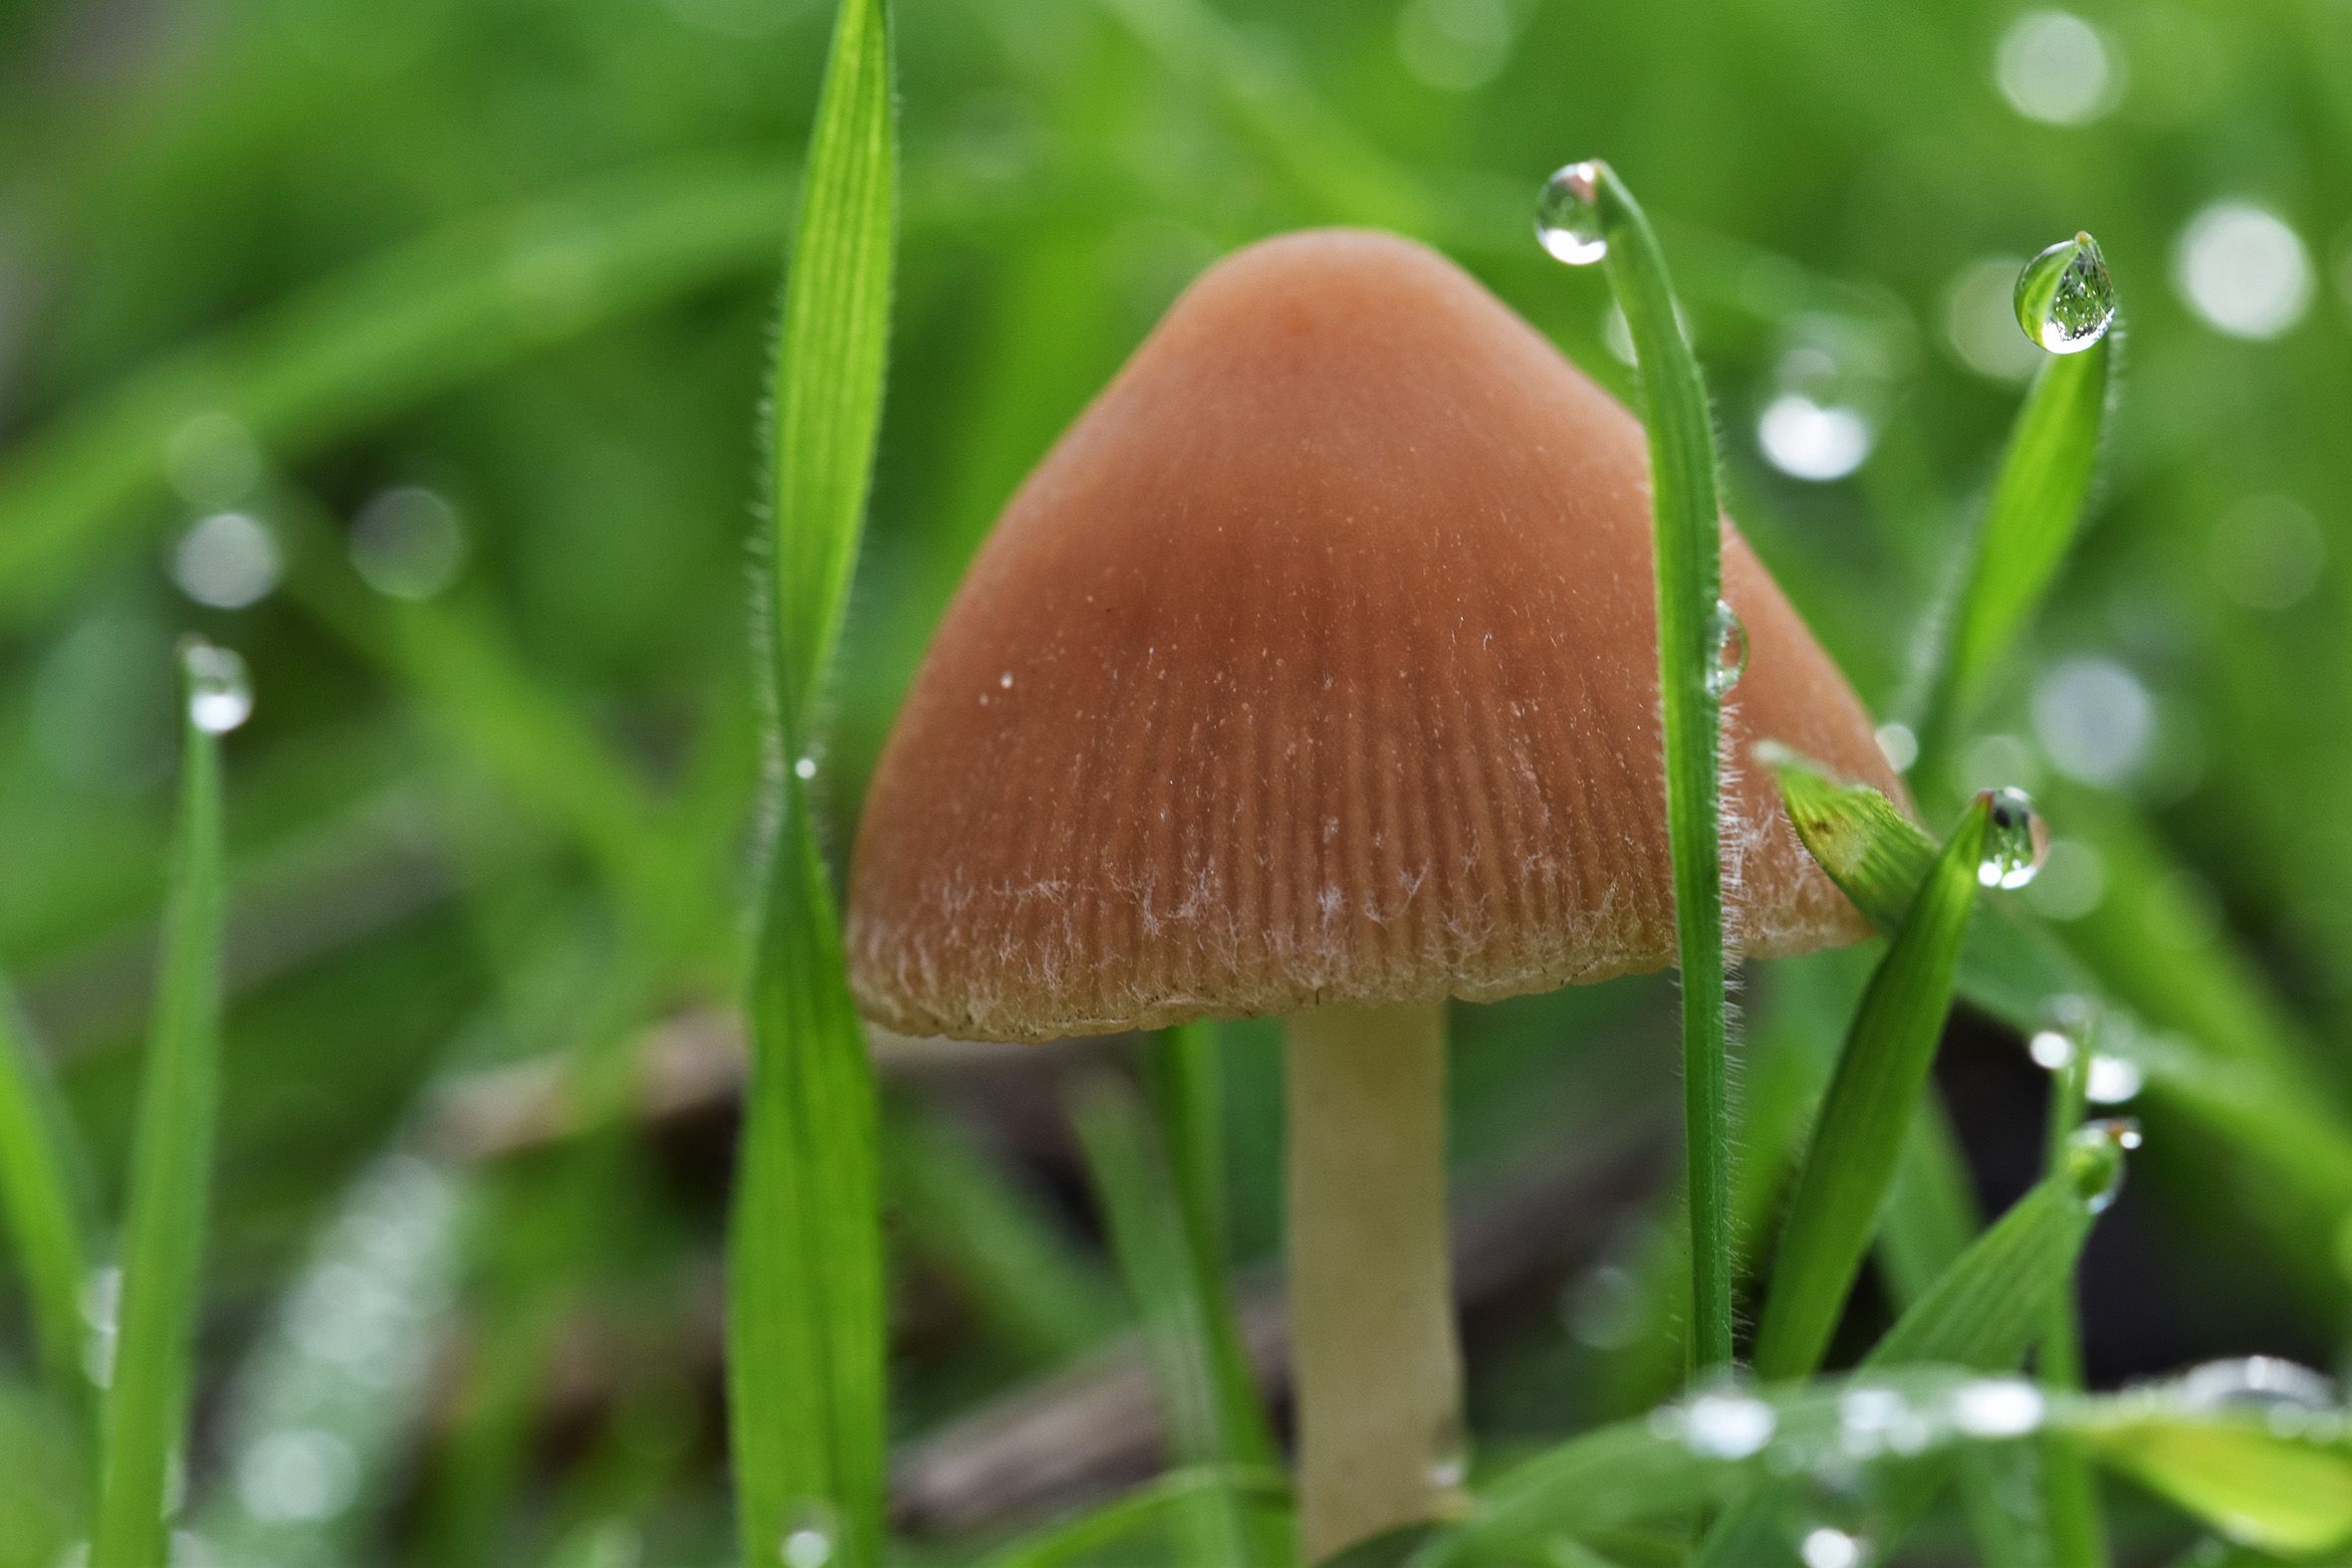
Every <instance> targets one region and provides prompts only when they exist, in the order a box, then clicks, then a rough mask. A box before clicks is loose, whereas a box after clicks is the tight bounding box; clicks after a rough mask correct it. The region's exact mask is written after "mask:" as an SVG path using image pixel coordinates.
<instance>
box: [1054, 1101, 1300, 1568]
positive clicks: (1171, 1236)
mask: <svg viewBox="0 0 2352 1568" xmlns="http://www.w3.org/2000/svg"><path fill="white" fill-rule="evenodd" d="M1072 1115H1073V1119H1074V1120H1075V1121H1076V1124H1077V1129H1078V1142H1079V1144H1080V1146H1081V1147H1082V1148H1083V1149H1084V1150H1085V1155H1086V1168H1087V1172H1088V1174H1089V1176H1090V1177H1091V1178H1092V1180H1093V1184H1094V1191H1095V1197H1096V1199H1097V1201H1098V1202H1099V1203H1100V1204H1101V1206H1102V1212H1103V1215H1104V1217H1105V1219H1106V1220H1107V1222H1108V1229H1109V1232H1110V1239H1111V1250H1112V1252H1113V1253H1114V1254H1115V1255H1116V1256H1117V1258H1118V1263H1119V1271H1120V1273H1121V1274H1122V1275H1124V1276H1125V1278H1126V1282H1127V1289H1128V1292H1129V1293H1130V1294H1131V1295H1132V1296H1133V1297H1134V1300H1135V1307H1136V1311H1137V1313H1138V1314H1139V1315H1140V1317H1141V1318H1142V1323H1143V1342H1144V1347H1145V1349H1146V1351H1147V1352H1148V1353H1149V1355H1150V1358H1151V1361H1152V1363H1153V1376H1154V1380H1155V1381H1156V1382H1157V1384H1158V1385H1159V1389H1160V1398H1161V1401H1162V1403H1163V1404H1164V1405H1165V1406H1166V1407H1167V1410H1168V1418H1169V1422H1168V1424H1169V1427H1170V1428H1171V1430H1172V1432H1173V1436H1174V1445H1175V1449H1176V1452H1177V1454H1178V1456H1180V1457H1181V1458H1182V1459H1184V1460H1186V1461H1188V1462H1192V1463H1208V1464H1221V1463H1229V1462H1232V1461H1234V1460H1236V1459H1238V1458H1240V1457H1241V1456H1240V1455H1239V1454H1237V1453H1236V1452H1234V1451H1235V1450H1236V1449H1238V1448H1253V1449H1257V1448H1260V1446H1261V1445H1263V1451H1262V1452H1264V1453H1271V1451H1272V1448H1273V1442H1272V1439H1271V1437H1270V1436H1269V1435H1268V1434H1267V1433H1266V1431H1265V1429H1264V1425H1263V1421H1262V1420H1261V1419H1257V1413H1256V1394H1255V1391H1254V1390H1250V1391H1246V1392H1245V1393H1244V1395H1243V1396H1242V1397H1244V1398H1246V1399H1247V1400H1248V1401H1249V1404H1248V1406H1247V1407H1245V1410H1244V1411H1243V1412H1240V1413H1237V1412H1235V1411H1234V1410H1233V1409H1232V1408H1231V1401H1232V1399H1233V1397H1234V1396H1233V1394H1232V1391H1230V1390H1229V1389H1226V1388H1224V1387H1222V1386H1221V1383H1222V1380H1221V1377H1220V1374H1221V1373H1223V1372H1226V1371H1227V1369H1226V1368H1224V1367H1222V1366H1221V1365H1220V1358H1219V1350H1220V1346H1219V1343H1218V1336H1217V1334H1216V1331H1215V1328H1214V1323H1215V1320H1216V1319H1217V1318H1218V1317H1219V1316H1221V1315H1222V1312H1221V1308H1222V1307H1223V1305H1224V1303H1222V1302H1219V1301H1213V1300H1210V1299H1208V1298H1206V1297H1205V1296H1204V1295H1203V1293H1202V1291H1201V1288H1200V1287H1201V1285H1202V1283H1203V1280H1202V1274H1201V1271H1200V1270H1199V1269H1198V1268H1197V1266H1196V1262H1195V1259H1194V1257H1193V1240H1194V1238H1193V1236H1192V1235H1191V1234H1190V1233H1189V1230H1190V1222H1189V1221H1188V1217H1187V1216H1186V1214H1185V1213H1184V1207H1183V1205H1182V1203H1181V1202H1180V1201H1179V1199H1178V1198H1177V1196H1176V1194H1175V1191H1174V1188H1173V1184H1172V1182H1171V1181H1170V1179H1169V1178H1170V1170H1169V1162H1168V1155H1169V1151H1167V1150H1165V1149H1163V1148H1161V1147H1159V1146H1158V1142H1157V1140H1156V1139H1155V1138H1154V1136H1153V1132H1152V1129H1151V1126H1150V1124H1149V1123H1148V1122H1147V1121H1146V1119H1145V1116H1144V1113H1143V1109H1142V1107H1141V1106H1139V1105H1138V1104H1137V1103H1136V1101H1135V1097H1134V1095H1133V1094H1132V1093H1131V1092H1130V1091H1129V1090H1128V1089H1127V1088H1126V1086H1125V1085H1124V1084H1123V1083H1120V1082H1118V1081H1117V1080H1114V1079H1110V1078H1107V1077H1104V1078H1100V1079H1097V1080H1095V1081H1092V1082H1090V1083H1087V1084H1085V1085H1083V1086H1081V1088H1080V1089H1079V1091H1078V1093H1077V1095H1076V1096H1075V1099H1074V1102H1073V1105H1072ZM1236 1348H1237V1349H1238V1344H1237V1347H1236ZM1240 1375H1241V1376H1244V1377H1246V1376H1247V1371H1246V1368H1245V1369H1242V1370H1241V1372H1240ZM1237 1414H1238V1417H1239V1419H1238V1420H1237ZM1237 1429H1238V1430H1237ZM1253 1462H1255V1461H1253ZM1177 1522H1178V1524H1179V1526H1180V1528H1179V1532H1178V1533H1179V1537H1180V1539H1181V1540H1182V1541H1183V1542H1184V1545H1185V1550H1184V1552H1183V1554H1182V1557H1183V1560H1184V1561H1185V1562H1188V1563H1193V1564H1197V1565H1200V1568H1227V1565H1241V1564H1247V1563H1254V1562H1273V1561H1279V1560H1281V1559H1280V1554H1281V1551H1282V1548H1281V1546H1280V1544H1279V1543H1274V1542H1267V1541H1264V1540H1261V1539H1256V1538H1254V1537H1253V1535H1252V1533H1251V1520H1250V1519H1249V1518H1248V1517H1247V1516H1246V1513H1245V1511H1244V1510H1243V1509H1242V1508H1240V1507H1239V1506H1237V1505H1236V1504H1235V1503H1234V1501H1233V1499H1231V1498H1230V1497H1228V1496H1226V1495H1224V1494H1222V1493H1219V1492H1217V1491H1214V1490H1212V1491H1207V1492H1204V1493H1202V1494H1201V1495H1200V1496H1199V1497H1198V1498H1196V1499H1195V1501H1194V1502H1193V1504H1192V1505H1191V1506H1189V1507H1187V1508H1184V1509H1182V1510H1180V1511H1179V1512H1178V1514H1177ZM1269 1545H1272V1546H1273V1549H1274V1555H1268V1554H1267V1553H1266V1552H1265V1551H1264V1550H1263V1548H1264V1547H1266V1546H1269Z"/></svg>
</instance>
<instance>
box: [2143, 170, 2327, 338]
mask: <svg viewBox="0 0 2352 1568" xmlns="http://www.w3.org/2000/svg"><path fill="white" fill-rule="evenodd" d="M2173 286H2174V287H2175V288H2176V289H2178V290H2179V291H2180V292H2181V297H2182V298H2183V299H2185V300H2187V301H2188V302H2189V307H2190V309H2191V310H2194V311H2195V312H2196V313H2197V314H2198V315H2200V316H2202V317H2204V318H2205V320H2206V322H2207V324H2208V325H2210V326H2211V327H2213V328H2214V329H2215V330H2216V331H2217V332H2222V333H2227V334H2228V335H2230V336H2233V337H2248V338H2256V339H2259V338H2265V337H2276V336H2278V335H2279V334H2281V333H2283V332H2285V331H2286V330H2287V329H2288V328H2290V327H2292V326H2294V325H2295V324H2296V323H2297V322H2299V321H2301V320H2302V319H2303V317H2304V315H2305V314H2306V313H2308V312H2309V311H2310V309H2311V295H2312V276H2311V253H2310V252H2309V251H2308V250H2307V249H2305V248H2304V245H2303V237H2302V236H2301V235H2299V234H2297V233H2296V232H2295V231H2294V230H2293V229H2292V228H2289V227H2288V226H2287V224H2286V222H2285V220H2284V219H2282V218H2280V217H2279V216H2278V215H2277V214H2276V213H2274V212H2272V211H2270V210H2269V209H2268V208H2266V207H2258V206H2256V205H2254V204H2253V203H2252V202H2248V201H2217V202H2215V203H2214V204H2213V205H2212V206H2210V207H2207V208H2206V209H2205V210H2204V211H2202V212H2200V213H2199V214H2198V215H2197V216H2196V217H2194V218H2192V219H2190V220H2189V227H2188V228H2187V229H2186V230H2184V231H2183V232H2182V234H2181V240H2180V245H2179V247H2178V248H2177V249H2176V250H2175V251H2174V252H2173Z"/></svg>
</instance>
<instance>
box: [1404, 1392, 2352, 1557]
mask: <svg viewBox="0 0 2352 1568" xmlns="http://www.w3.org/2000/svg"><path fill="white" fill-rule="evenodd" d="M2197 1383H2198V1380H2197V1375H2195V1374H2192V1375H2191V1377H2189V1378H2187V1379H2184V1380H2182V1381H2181V1382H2179V1383H2176V1384H2168V1385H2160V1386H2157V1387H2154V1388H2150V1389H2143V1390H2136V1391H2133V1392H2131V1393H2126V1394H2119V1395H2107V1396H2093V1395H2071V1396H2070V1395H2064V1394H2039V1396H2038V1397H2036V1395H2037V1392H2038V1391H2034V1390H2032V1389H2031V1386H2030V1385H2025V1384H2021V1383H2018V1382H2015V1381H2013V1380H2007V1379H2001V1380H1996V1381H1994V1382H1992V1383H1990V1384H1989V1383H1988V1382H1987V1380H1986V1379H1984V1378H1983V1377H1982V1376H1980V1375H1978V1374H1975V1373H1969V1372H1964V1371H1961V1370H1959V1369H1955V1368H1950V1367H1901V1368H1892V1369H1885V1370H1878V1369H1874V1370H1872V1371H1870V1372H1868V1373H1865V1374H1862V1375H1859V1376H1857V1377H1855V1378H1852V1379H1831V1380H1825V1381H1821V1382H1816V1383H1810V1384H1802V1385H1792V1386H1785V1387H1781V1388H1775V1389H1768V1390H1764V1391H1762V1392H1761V1393H1758V1394H1754V1395H1749V1394H1737V1393H1734V1394H1727V1393H1723V1392H1720V1391H1717V1392H1710V1393H1707V1394H1702V1395H1699V1396H1696V1397H1695V1398H1693V1399H1692V1400H1690V1401H1688V1402H1686V1403H1684V1404H1682V1405H1680V1406H1670V1407H1667V1408H1666V1409H1663V1410H1659V1411H1655V1412H1652V1413H1650V1414H1649V1415H1647V1416H1642V1417H1636V1418H1634V1419H1632V1420H1630V1421H1624V1422H1619V1423H1616V1424H1614V1425H1611V1426H1607V1427H1603V1428H1600V1429H1598V1430H1596V1431H1593V1432H1588V1433H1585V1434H1583V1435H1582V1436H1580V1437H1577V1438H1573V1439H1570V1440H1569V1441H1568V1442H1566V1443H1563V1444H1560V1445H1558V1446H1556V1447H1554V1448H1551V1449H1549V1450H1546V1451H1545V1452H1543V1453H1541V1454H1538V1455H1536V1456H1533V1457H1531V1458H1528V1459H1525V1460H1523V1461H1522V1462H1521V1463H1519V1464H1518V1465H1516V1466H1515V1467H1513V1468H1512V1469H1510V1470H1507V1471H1505V1472H1504V1473H1503V1474H1501V1475H1499V1476H1497V1477H1496V1478H1495V1479H1494V1480H1493V1481H1491V1482H1490V1483H1488V1484H1487V1485H1486V1486H1484V1487H1482V1488H1481V1489H1480V1492H1479V1495H1478V1498H1477V1500H1476V1502H1475V1504H1474V1506H1473V1508H1472V1511H1471V1514H1470V1516H1469V1517H1468V1518H1467V1519H1465V1520H1463V1521H1462V1523H1461V1524H1460V1525H1459V1526H1458V1527H1456V1528H1455V1529H1452V1530H1450V1531H1446V1532H1444V1533H1442V1534H1441V1535H1439V1536H1438V1537H1437V1538H1435V1539H1433V1540H1431V1541H1430V1542H1429V1543H1427V1545H1425V1546H1424V1547H1423V1548H1422V1550H1421V1551H1420V1552H1419V1553H1417V1554H1416V1555H1415V1557H1414V1558H1413V1559H1412V1562H1413V1568H1439V1565H1455V1564H1469V1563H1495V1564H1504V1563H1511V1564H1518V1563H1525V1562H1529V1561H1540V1560H1542V1549H1543V1545H1544V1543H1545V1542H1547V1541H1549V1540H1552V1539H1554V1538H1557V1537H1561V1536H1573V1535H1582V1534H1589V1533H1592V1532H1597V1531H1601V1530H1606V1529H1612V1528H1616V1527H1618V1526H1622V1525H1626V1524H1631V1523H1635V1522H1638V1521H1642V1520H1649V1519H1671V1518H1674V1517H1677V1516H1679V1515H1683V1514H1686V1513H1687V1512H1688V1511H1689V1510H1691V1509H1692V1508H1695V1507H1702V1506H1706V1505H1708V1504H1710V1503H1714V1502H1719V1501H1723V1500H1725V1499H1727V1498H1729V1497H1732V1496H1736V1495H1740V1494H1742V1493H1744V1492H1746V1491H1747V1490H1749V1489H1750V1488H1752V1487H1754V1486H1755V1485H1756V1483H1757V1482H1758V1481H1759V1480H1763V1479H1767V1478H1769V1479H1792V1478H1799V1477H1807V1476H1809V1477H1813V1478H1816V1479H1820V1480H1823V1481H1827V1482H1830V1483H1832V1484H1835V1485H1838V1486H1841V1487H1850V1486H1852V1485H1853V1484H1854V1483H1855V1482H1856V1480H1857V1479H1858V1478H1860V1477H1863V1476H1872V1475H1876V1474H1878V1473H1897V1472H1899V1471H1900V1469H1901V1467H1902V1466H1905V1465H1908V1464H1910V1463H1913V1462H1915V1461H1917V1460H1919V1459H1920V1458H1922V1457H1927V1456H1937V1455H1949V1454H1954V1453H1966V1452H1985V1451H1987V1450H1988V1449H1996V1448H1999V1446H2001V1445H2004V1444H2013V1443H2015V1442H2017V1441H2018V1440H2019V1439H2020V1438H2022V1437H2025V1436H2028V1435H2029V1434H2030V1433H2031V1432H2033V1431H2034V1430H2036V1429H2038V1430H2040V1431H2043V1432H2046V1433H2049V1434H2051V1435H2053V1436H2055V1437H2058V1438H2062V1439H2063V1440H2065V1441H2067V1442H2071V1443H2074V1444H2077V1445H2079V1446H2081V1447H2082V1448H2083V1450H2084V1452H2086V1453H2088V1454H2091V1455H2092V1456H2095V1457H2097V1458H2098V1459H2099V1460H2100V1461H2101V1462H2102V1463H2106V1464H2109V1465H2111V1466H2113V1467H2115V1468H2118V1469H2120V1470H2122V1471H2124V1472H2125V1473H2127V1474H2131V1475H2134V1476H2135V1477H2137V1478H2139V1479H2140V1480H2141V1481H2142V1482H2143V1483H2145V1484H2147V1485H2149V1486H2150V1487H2151V1488H2153V1489H2155V1490H2157V1491H2158V1492H2160V1493H2161V1494H2163V1495H2164V1496H2166V1497H2168V1498H2170V1499H2171V1500H2172V1501H2173V1502H2174V1503H2176V1504H2177V1505H2179V1506H2180V1507H2182V1508H2184V1509H2186V1510H2187V1511H2188V1512H2190V1513H2191V1514H2192V1515H2194V1516H2195V1517H2197V1518H2200V1519H2202V1520H2204V1521H2205V1522H2207V1523H2208V1524H2211V1525H2214V1526H2216V1527H2218V1528H2221V1529H2222V1530H2224V1532H2225V1533H2227V1534H2229V1535H2230V1536H2232V1537H2233V1538H2234V1539H2236V1540H2240V1541H2244V1542H2247V1543H2249V1544H2252V1545H2255V1546H2259V1547H2264V1548H2267V1549H2273V1550H2278V1549H2283V1550H2288V1551H2294V1552H2303V1553H2310V1552H2316V1551H2325V1550H2328V1549H2330V1548H2333V1547H2336V1546H2339V1545H2341V1544H2342V1543H2344V1542H2345V1541H2347V1540H2352V1421H2347V1414H2346V1413H2345V1412H2343V1411H2341V1410H2314V1411H2308V1412H2304V1413H2303V1415H2304V1417H2305V1419H2304V1420H2303V1421H2302V1422H2301V1423H2300V1424H2299V1425H2290V1424H2287V1423H2282V1422H2277V1421H2275V1420H2274V1419H2273V1416H2274V1413H2270V1412H2263V1411H2248V1410H2246V1409H2244V1408H2243V1407H2231V1406H2220V1407H2217V1406H2216V1405H2215V1404H2214V1403H2213V1402H2212V1401H2211V1400H2210V1398H2208V1397H2206V1396H2204V1395H2203V1394H2202V1393H2201V1392H2200V1390H2199V1388H2198V1386H2197ZM1857 1395H1860V1396H1862V1397H1863V1398H1864V1399H1866V1400H1867V1402H1868V1403H1867V1405H1863V1404H1862V1403H1861V1402H1860V1401H1858V1400H1857V1398H1856V1396H1857ZM1735 1418H1736V1419H1735ZM1703 1428H1704V1431H1703V1430H1702V1429H1703ZM1734 1434H1737V1435H1738V1436H1739V1438H1740V1441H1738V1442H1736V1443H1735V1442H1726V1441H1724V1440H1725V1439H1726V1438H1728V1437H1731V1436H1732V1435H1734ZM1882 1465H1884V1466H1888V1467H1889V1468H1888V1469H1887V1470H1886V1471H1884V1472H1882V1471H1881V1470H1880V1466H1882Z"/></svg>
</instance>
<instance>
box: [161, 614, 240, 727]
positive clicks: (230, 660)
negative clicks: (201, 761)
mask: <svg viewBox="0 0 2352 1568" xmlns="http://www.w3.org/2000/svg"><path fill="white" fill-rule="evenodd" d="M179 661H180V667H181V668H182V669H183V670H185V671H186V673H187V681H188V721H189V722H190V723H191V724H193V725H195V727H196V728H197V729H199V730H202V731H203V732H204V733H205V734H207V735H226V734H228V733H229V732H230V731H231V730H234V729H235V728H237V726H239V725H241V724H243V723H244V722H245V721H246V720H247V719H249V718H251V717H252V716H253V681H252V679H251V678H250V677H249V676H248V675H247V674H246V672H245V660H244V658H243V657H242V656H241V655H239V654H238V652H237V651H236V650H235V649H234V648H223V647H220V646H218V645H217V644H214V643H209V642H206V641H205V640H204V639H203V638H201V637H190V638H189V639H188V640H187V641H186V642H185V643H183V644H181V646H180V650H179Z"/></svg>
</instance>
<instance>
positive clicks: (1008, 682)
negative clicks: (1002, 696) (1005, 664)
mask: <svg viewBox="0 0 2352 1568" xmlns="http://www.w3.org/2000/svg"><path fill="white" fill-rule="evenodd" d="M997 684H998V685H999V686H1002V687H1003V688H1004V689H1005V690H1007V691H1011V690H1012V689H1013V672H1012V671H1011V670H1007V671H1006V672H1005V673H1004V674H1002V675H1000V676H998V677H997Z"/></svg>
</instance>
